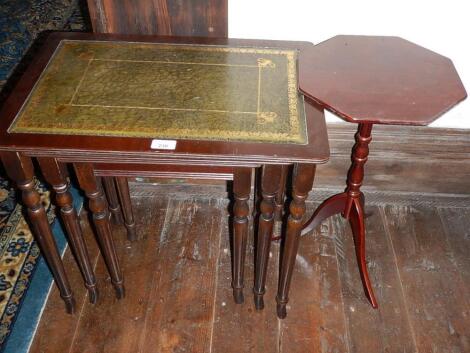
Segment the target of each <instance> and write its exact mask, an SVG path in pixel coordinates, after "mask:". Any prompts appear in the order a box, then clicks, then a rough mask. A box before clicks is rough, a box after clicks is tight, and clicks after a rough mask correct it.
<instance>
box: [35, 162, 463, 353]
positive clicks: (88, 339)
mask: <svg viewBox="0 0 470 353" xmlns="http://www.w3.org/2000/svg"><path fill="white" fill-rule="evenodd" d="M318 169H320V168H318ZM338 177H341V175H338ZM151 187H152V188H153V189H151ZM201 188H202V186H201V185H195V186H191V185H158V186H151V185H146V186H145V189H143V190H144V192H142V191H141V190H142V188H141V187H138V188H135V187H134V186H133V185H132V184H131V195H132V204H133V207H134V211H135V217H136V218H135V221H136V224H137V229H138V232H139V234H142V237H141V240H139V241H138V242H132V243H130V242H128V241H127V239H126V236H125V235H126V231H125V229H124V227H113V230H114V232H115V233H116V234H115V235H116V243H117V251H118V256H119V257H120V258H121V259H122V268H123V271H124V272H125V273H126V274H127V273H129V274H131V275H130V276H126V285H127V286H128V287H133V288H136V289H138V290H135V291H128V293H127V296H126V299H125V303H126V304H127V305H122V304H121V302H118V301H117V300H116V298H115V296H114V294H113V291H112V290H111V289H112V288H111V286H109V287H106V286H103V288H102V291H101V293H100V294H101V298H102V299H101V301H100V302H99V304H98V305H91V304H89V303H88V298H87V294H86V291H85V289H84V288H80V287H82V286H81V283H82V277H81V274H80V271H79V269H78V268H76V266H74V265H73V262H74V260H73V258H72V257H71V253H70V252H69V251H68V252H67V253H66V255H65V258H64V262H65V263H66V266H67V269H69V268H70V270H69V271H68V272H69V274H70V276H69V277H70V279H71V284H72V286H73V287H74V288H75V287H77V290H76V291H75V295H76V297H77V302H78V303H80V305H79V307H80V308H81V310H79V311H78V313H79V314H77V315H73V316H72V315H67V314H66V313H65V312H64V310H63V304H62V301H61V299H60V296H59V294H58V290H57V289H56V288H55V289H54V290H53V291H52V293H51V295H50V299H49V301H48V303H47V304H46V307H45V310H44V314H43V316H42V320H41V322H40V323H39V327H38V330H37V333H36V335H35V338H34V342H33V345H32V348H31V350H30V351H31V352H34V353H35V352H86V351H93V352H110V351H111V352H118V353H119V352H135V351H138V350H139V349H140V351H142V352H145V351H160V352H172V351H178V350H180V351H184V350H186V351H191V350H193V351H198V352H210V351H212V352H220V351H223V352H228V353H231V352H246V351H248V352H250V351H251V352H269V353H271V352H273V353H274V352H281V353H284V352H286V353H287V352H288V353H297V352H302V353H304V352H308V353H314V352H322V351H325V352H349V353H376V352H397V353H398V352H400V353H403V352H406V353H414V352H427V351H428V350H429V349H427V348H429V346H430V345H432V344H433V343H434V344H435V347H436V349H438V350H439V351H440V352H446V353H447V352H449V353H450V352H452V353H456V352H458V353H465V352H467V351H468V345H467V346H466V342H468V341H469V340H470V337H469V333H468V330H467V329H466V328H467V327H468V326H469V325H470V322H469V317H468V316H465V317H464V316H463V314H464V313H465V312H466V310H467V304H466V300H467V299H466V298H465V297H464V296H467V297H468V296H469V295H470V286H469V283H470V282H469V281H468V280H466V279H467V278H469V277H468V273H469V271H468V266H467V264H468V256H467V253H468V246H469V241H468V237H467V236H466V234H467V229H468V227H469V226H470V224H469V220H470V210H469V209H468V207H467V208H465V207H459V208H454V207H452V208H449V207H447V206H446V205H447V199H444V200H443V201H442V203H439V202H441V201H439V200H441V199H440V198H437V199H436V200H437V201H436V202H437V203H433V205H432V206H430V205H427V204H426V200H425V199H421V200H411V199H408V200H406V199H403V200H402V201H401V202H400V204H398V205H397V204H383V203H379V204H376V203H375V202H374V206H371V205H369V206H366V227H367V229H368V236H369V241H368V243H367V254H368V262H369V271H370V276H371V278H372V280H373V282H374V285H375V288H376V295H377V300H378V301H379V302H380V303H381V305H380V307H379V308H378V309H377V310H373V309H372V308H371V306H370V304H369V302H368V301H367V300H366V298H365V297H364V295H363V291H362V287H361V278H360V276H359V273H358V271H357V263H356V259H355V248H354V241H353V237H352V232H351V229H350V227H349V224H348V222H347V221H346V220H345V219H343V218H342V217H341V216H340V215H336V216H333V217H331V218H329V219H327V220H326V221H325V222H323V223H322V225H321V227H319V228H317V229H316V230H315V231H313V232H312V233H309V234H308V235H306V236H304V237H302V238H301V244H302V245H301V246H300V247H299V252H298V256H297V260H296V264H297V265H296V266H295V267H294V270H293V271H294V272H293V278H294V280H293V281H292V283H291V292H290V295H289V297H290V302H289V306H290V308H289V315H288V316H287V318H285V319H284V320H280V321H279V320H277V319H276V313H275V311H274V310H262V311H255V307H254V305H253V303H252V302H251V301H246V303H245V304H244V305H237V304H235V303H234V301H233V299H232V288H231V286H230V277H231V268H230V265H231V252H230V239H229V237H228V236H227V234H228V229H229V226H230V223H229V221H228V214H227V207H228V201H227V199H226V195H225V193H224V188H223V187H213V188H212V189H211V188H210V187H208V186H207V185H205V186H203V188H204V191H201V190H200V189H201ZM211 190H212V191H211ZM312 194H314V193H312ZM146 195H147V196H146ZM366 196H367V195H366ZM407 201H408V202H410V203H406V202H407ZM317 205H318V203H315V204H313V203H311V202H310V201H308V202H307V213H310V212H312V211H313V210H314V209H315V208H316V206H317ZM81 218H82V227H83V232H84V235H85V239H86V241H87V245H88V248H89V250H90V253H91V254H93V258H92V259H93V260H92V262H93V263H95V261H97V266H96V274H97V278H98V282H99V283H101V281H104V280H105V279H106V278H107V277H108V274H107V270H106V265H105V263H104V262H103V261H102V258H101V257H100V256H99V254H98V246H97V245H96V242H95V241H94V238H93V232H92V230H91V228H90V225H89V223H88V222H87V214H86V213H85V214H83V215H82V217H81ZM433 219H435V220H433ZM410 230H411V231H410ZM188 234H189V235H192V236H191V237H189V236H183V235H188ZM428 237H429V238H428ZM191 239H192V240H191ZM429 241H430V242H429ZM253 246H254V244H253V240H252V239H251V237H250V238H248V246H247V248H248V251H247V261H246V268H245V274H246V281H247V283H251V282H252V281H253V274H254V262H253V256H254V249H253ZM271 246H272V253H273V254H272V258H271V259H270V262H269V270H268V275H267V279H266V286H267V289H268V290H267V291H266V294H265V296H264V299H265V302H266V309H269V308H271V309H272V307H273V306H274V303H275V298H274V297H275V294H276V293H275V290H271V289H273V288H275V287H276V285H277V268H278V265H279V263H278V256H277V254H278V250H279V245H278V244H277V243H273V244H272V245H271ZM183 247H184V248H185V249H187V251H186V252H184V253H181V249H182V248H183ZM197 250H198V251H199V254H201V256H200V257H199V256H197V255H196V256H195V255H194V254H197V253H198V252H197ZM204 254H205V255H207V256H204ZM443 254H444V255H443ZM423 259H424V260H425V261H423ZM182 264H184V265H182ZM186 266H191V268H188V269H187V271H185V268H186ZM142 268H146V269H147V270H146V271H142ZM448 278H451V279H452V280H448ZM422 283H425V284H424V286H423V285H421V284H422ZM446 297H447V298H446ZM147 309H149V310H147ZM430 317H432V320H429V318H430ZM462 323H464V324H465V327H462V326H461V324H462ZM451 327H452V329H451ZM429 330H431V331H429ZM227 342H230V344H228V343H227ZM431 351H432V348H431Z"/></svg>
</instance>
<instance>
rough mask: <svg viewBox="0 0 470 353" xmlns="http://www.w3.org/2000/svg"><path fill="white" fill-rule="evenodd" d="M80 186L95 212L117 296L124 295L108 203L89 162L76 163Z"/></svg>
mask: <svg viewBox="0 0 470 353" xmlns="http://www.w3.org/2000/svg"><path fill="white" fill-rule="evenodd" d="M74 168H75V173H76V174H77V179H78V182H79V183H80V187H81V188H82V189H83V191H84V192H85V195H86V196H87V198H88V204H89V208H90V211H91V212H92V214H93V223H94V224H95V228H96V233H97V234H96V235H97V238H98V242H99V244H100V248H101V252H102V254H103V257H104V260H105V263H106V266H107V267H108V271H109V274H110V276H111V282H112V284H113V286H114V289H115V290H116V297H117V298H118V299H121V298H123V297H124V293H125V292H124V280H123V276H122V273H121V269H120V267H119V261H118V258H117V255H116V249H115V247H114V241H113V237H112V234H111V226H110V223H109V214H108V204H107V202H106V198H105V196H104V193H103V190H102V189H101V184H100V183H99V182H98V180H97V179H96V177H95V174H94V171H93V166H92V165H91V164H89V163H74Z"/></svg>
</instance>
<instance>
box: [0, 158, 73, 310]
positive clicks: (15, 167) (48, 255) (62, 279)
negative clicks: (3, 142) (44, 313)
mask: <svg viewBox="0 0 470 353" xmlns="http://www.w3.org/2000/svg"><path fill="white" fill-rule="evenodd" d="M0 155H1V159H2V161H3V164H4V166H5V170H6V172H7V173H8V175H9V177H10V178H11V179H12V180H13V181H15V182H16V185H17V186H18V188H19V189H20V190H21V192H22V199H23V202H24V204H25V206H26V208H27V212H28V216H29V220H30V222H31V226H32V228H33V229H32V230H33V233H34V237H35V239H36V241H37V242H38V245H39V247H40V249H41V253H42V254H43V256H44V258H45V259H46V261H47V264H48V265H49V268H50V270H51V272H52V274H53V276H54V279H55V282H56V284H57V287H58V288H59V292H60V296H61V297H62V299H63V300H64V302H65V307H66V310H67V312H69V313H73V312H74V311H75V300H74V297H73V292H72V289H71V288H70V284H69V281H68V278H67V274H66V273H65V269H64V264H63V263H62V259H61V257H60V254H59V251H58V249H57V245H56V243H55V240H54V236H53V234H52V231H51V228H50V226H49V222H48V220H47V215H46V211H45V210H44V207H42V204H41V199H40V196H39V194H38V192H37V191H36V190H35V185H34V179H33V177H34V167H33V164H32V162H31V159H30V158H29V157H25V156H23V155H21V154H19V153H15V152H1V154H0Z"/></svg>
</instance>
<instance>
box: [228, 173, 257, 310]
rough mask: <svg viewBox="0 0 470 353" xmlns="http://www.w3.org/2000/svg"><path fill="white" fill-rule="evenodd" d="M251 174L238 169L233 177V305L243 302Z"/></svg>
mask: <svg viewBox="0 0 470 353" xmlns="http://www.w3.org/2000/svg"><path fill="white" fill-rule="evenodd" d="M251 173H252V170H251V169H249V168H238V169H236V170H235V173H234V176H233V194H234V199H235V203H234V205H233V254H232V258H233V278H232V289H233V298H234V300H235V303H237V304H241V303H243V301H244V297H243V288H244V283H243V281H244V270H245V255H246V243H247V238H248V227H249V224H248V214H249V212H250V207H249V205H248V200H249V198H250V190H251Z"/></svg>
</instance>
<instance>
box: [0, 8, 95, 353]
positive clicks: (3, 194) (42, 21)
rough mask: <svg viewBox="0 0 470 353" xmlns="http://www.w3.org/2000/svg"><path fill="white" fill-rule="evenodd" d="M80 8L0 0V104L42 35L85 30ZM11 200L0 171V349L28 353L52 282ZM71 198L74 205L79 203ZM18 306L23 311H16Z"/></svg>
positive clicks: (61, 242) (60, 240) (46, 200)
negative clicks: (50, 32)
mask: <svg viewBox="0 0 470 353" xmlns="http://www.w3.org/2000/svg"><path fill="white" fill-rule="evenodd" d="M83 5H84V4H83V3H79V0H0V90H1V93H0V104H2V103H3V100H4V98H5V96H6V95H7V93H8V91H9V90H10V88H11V87H13V86H14V84H15V82H16V80H17V78H18V77H19V76H20V75H21V73H22V71H23V69H24V67H25V66H26V65H27V64H28V61H29V58H30V57H31V56H33V55H34V52H35V47H36V46H38V45H39V44H40V43H41V37H43V36H42V34H44V33H45V32H47V31H54V30H84V29H87V28H88V27H89V26H88V25H87V20H86V16H85V17H84V16H82V14H83V13H86V9H85V11H84V9H83V8H82V6H83ZM40 190H41V195H42V200H43V203H44V205H45V206H46V207H47V208H48V209H49V212H48V215H49V217H50V220H51V221H53V219H54V212H53V210H52V209H50V207H49V205H50V203H49V192H48V191H47V190H46V189H45V188H44V186H42V185H40ZM16 196H17V195H16V193H15V191H14V190H13V188H12V186H11V184H10V182H9V181H8V180H7V179H6V177H5V176H4V174H3V172H2V171H1V170H0V351H2V352H7V353H12V352H15V353H16V352H26V351H27V349H28V346H29V343H30V340H31V338H32V336H33V333H34V329H35V325H36V322H37V320H38V319H39V315H40V312H41V309H42V306H43V305H44V302H45V300H46V298H47V293H48V290H49V287H50V285H51V282H52V279H51V276H50V273H49V271H48V269H47V266H46V264H45V263H44V261H43V260H42V259H40V253H39V249H38V247H37V245H36V243H35V242H34V239H33V237H32V235H31V232H30V230H29V227H28V225H27V223H26V221H25V219H24V218H23V214H22V209H21V206H20V205H18V204H17V201H16ZM76 199H77V201H78V203H77V206H78V205H79V204H80V203H81V199H80V197H77V198H76ZM55 223H56V224H55V225H54V227H53V230H54V234H55V235H56V236H57V240H58V243H59V247H60V248H61V249H64V247H65V239H64V237H63V233H62V231H61V229H60V226H59V224H58V222H55ZM33 274H34V280H33V281H32V278H33ZM28 288H30V289H29V290H28ZM31 292H33V293H31ZM22 306H23V307H26V308H27V309H23V310H22V311H20V310H19V309H20V307H22ZM13 327H14V328H15V330H12V328H13ZM12 332H13V333H12Z"/></svg>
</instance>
